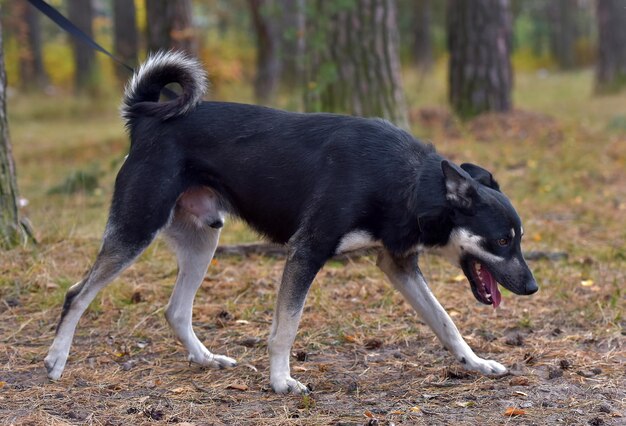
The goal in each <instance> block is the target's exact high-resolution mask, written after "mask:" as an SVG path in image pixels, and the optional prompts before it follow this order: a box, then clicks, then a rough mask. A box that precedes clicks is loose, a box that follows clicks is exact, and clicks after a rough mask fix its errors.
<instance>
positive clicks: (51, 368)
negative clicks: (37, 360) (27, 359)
mask: <svg viewBox="0 0 626 426" xmlns="http://www.w3.org/2000/svg"><path fill="white" fill-rule="evenodd" d="M67 355H68V354H64V353H58V352H54V351H52V350H51V351H50V352H49V353H48V356H46V358H45V359H44V360H43V365H45V366H46V370H47V371H48V377H49V378H50V379H51V380H59V378H61V374H63V370H64V369H65V363H66V362H67Z"/></svg>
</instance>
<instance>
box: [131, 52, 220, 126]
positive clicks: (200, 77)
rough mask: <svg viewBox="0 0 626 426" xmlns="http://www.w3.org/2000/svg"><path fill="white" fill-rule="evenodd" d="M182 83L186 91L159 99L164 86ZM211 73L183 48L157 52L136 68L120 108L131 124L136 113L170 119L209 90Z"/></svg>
mask: <svg viewBox="0 0 626 426" xmlns="http://www.w3.org/2000/svg"><path fill="white" fill-rule="evenodd" d="M170 83H178V84H180V86H181V89H182V94H180V95H179V96H178V97H177V98H175V99H173V100H169V101H165V102H159V96H160V94H161V90H163V88H164V87H165V86H166V85H167V84H170ZM207 85H208V84H207V76H206V72H205V71H204V69H203V68H202V65H201V64H200V62H198V61H197V60H196V59H194V58H192V57H190V56H188V55H187V54H185V53H183V52H178V51H169V52H157V53H154V54H152V55H150V56H149V57H148V59H147V60H146V61H145V62H144V63H143V64H142V65H141V66H140V67H139V69H138V70H136V71H135V74H134V75H133V78H132V79H131V80H130V81H129V82H128V84H127V85H126V90H125V92H124V99H123V101H122V106H121V108H120V111H121V114H122V118H124V119H125V120H126V124H127V125H130V123H131V120H132V119H133V118H135V117H138V116H142V115H148V116H153V117H158V118H160V119H161V120H167V119H170V118H173V117H177V116H181V115H184V114H186V113H187V112H189V111H191V110H192V109H193V108H195V106H196V105H197V104H198V103H199V102H200V100H201V99H202V96H203V95H204V93H205V92H206V90H207Z"/></svg>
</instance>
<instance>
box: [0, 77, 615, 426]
mask: <svg viewBox="0 0 626 426" xmlns="http://www.w3.org/2000/svg"><path fill="white" fill-rule="evenodd" d="M590 82H591V73H590V72H584V73H570V74H565V75H551V76H550V77H548V78H545V76H539V75H530V74H529V75H521V76H518V78H517V81H516V84H517V89H516V95H515V99H516V102H517V106H518V108H519V109H518V110H517V111H516V112H514V113H512V114H508V115H490V116H485V117H480V118H478V119H475V120H473V121H470V122H468V123H459V122H458V121H456V120H455V119H454V118H452V117H451V115H450V113H449V112H448V110H447V109H446V108H445V107H443V106H437V105H442V104H443V101H442V99H443V100H445V98H443V95H442V93H445V92H442V91H441V87H442V85H443V83H442V82H441V81H440V80H437V81H433V82H426V83H424V86H423V87H425V89H423V91H422V92H419V91H417V90H416V91H415V93H418V94H421V95H423V96H421V100H420V101H419V102H418V101H416V100H415V99H409V101H410V104H411V105H413V107H412V109H411V118H412V122H413V124H414V133H415V134H416V135H420V136H425V138H426V139H428V140H432V141H433V143H434V144H435V145H436V146H437V148H438V150H439V151H440V152H442V153H443V154H445V155H447V156H449V157H450V158H451V159H453V160H455V161H458V162H463V161H471V162H475V163H478V164H481V165H483V166H485V167H486V168H488V169H490V170H492V171H493V172H494V175H495V177H496V179H497V180H498V181H499V182H500V184H501V187H502V188H503V190H504V191H505V192H506V193H507V194H508V195H509V196H510V198H511V199H512V201H513V203H514V204H515V206H516V207H517V209H518V211H519V213H520V216H521V217H522V219H523V220H524V228H525V231H526V237H525V241H524V246H523V248H524V249H525V250H528V251H541V252H546V253H565V254H566V257H559V258H556V259H543V260H536V261H531V262H530V266H531V269H533V272H534V273H535V276H536V278H537V281H538V282H539V284H540V291H539V292H538V293H537V294H535V295H533V296H531V297H518V296H514V295H512V294H511V293H509V292H507V291H504V292H503V303H502V305H501V307H500V308H499V309H497V310H494V309H492V308H490V307H486V306H484V305H479V304H478V303H477V302H476V301H475V299H474V297H473V296H472V294H471V291H470V289H469V285H468V284H467V281H466V280H465V279H464V278H463V277H462V276H460V275H459V274H460V271H459V270H457V269H455V268H453V267H452V266H449V265H447V264H446V263H444V261H442V260H441V259H439V258H436V257H431V256H424V258H423V259H422V260H421V265H422V269H423V271H424V273H425V275H426V278H427V279H428V280H429V283H430V285H431V287H432V289H433V292H434V293H435V295H436V296H437V297H438V298H439V300H440V302H441V303H442V305H443V306H444V307H445V308H446V309H447V310H448V312H449V313H450V315H451V316H452V318H453V320H454V321H455V323H456V325H457V327H458V328H459V330H460V331H461V333H462V334H463V335H464V336H465V338H466V339H467V341H468V343H469V344H470V346H472V347H473V349H474V350H475V351H476V352H477V354H479V355H480V356H482V357H485V358H489V359H494V360H497V361H499V362H501V363H503V364H505V365H506V366H508V367H509V368H510V374H509V375H507V376H504V377H498V378H491V377H484V376H480V375H478V374H474V373H467V372H465V371H463V370H462V369H461V368H460V366H459V365H458V364H457V363H456V362H455V361H454V359H453V358H452V357H451V356H450V354H449V353H447V351H446V350H445V349H444V348H443V347H442V346H441V344H440V343H439V342H438V341H437V340H436V339H435V337H434V335H433V333H432V332H431V331H430V329H429V328H428V327H427V326H426V325H425V324H424V323H423V322H421V320H420V319H419V317H417V315H416V314H414V313H413V312H412V310H411V309H410V307H409V306H408V305H407V304H406V303H405V302H404V301H403V300H402V298H401V296H400V295H399V294H397V293H396V292H395V291H393V290H392V288H391V287H390V286H389V285H388V284H387V283H386V282H385V279H384V277H383V275H382V273H381V272H380V271H378V269H377V268H376V267H375V265H374V261H375V259H374V257H373V256H362V257H354V258H350V259H348V260H333V261H331V262H329V264H328V265H327V266H326V267H325V268H324V269H323V270H322V271H321V272H320V274H319V275H318V277H317V278H316V281H315V283H314V285H313V287H312V289H311V292H310V294H309V298H308V300H307V304H306V308H305V311H304V315H303V319H302V324H301V327H300V331H299V333H298V337H297V339H296V342H295V346H294V348H293V358H292V372H293V375H294V377H296V378H298V379H299V380H300V381H302V382H303V383H307V384H310V386H311V387H312V389H313V392H312V394H311V395H309V396H295V395H287V396H283V395H275V394H273V393H272V392H271V391H269V389H268V384H269V381H268V355H267V346H266V340H267V336H268V332H269V326H270V323H271V317H272V308H273V304H274V294H275V291H276V286H277V284H278V282H279V279H280V275H281V268H282V265H283V259H281V258H280V257H268V256H260V255H252V256H246V257H242V256H218V257H217V258H216V259H215V260H214V261H213V263H212V265H211V267H210V269H209V272H208V273H207V276H206V278H205V280H204V284H203V286H202V288H201V289H200V291H199V292H198V295H197V297H196V303H195V309H194V326H195V330H196V333H197V334H198V336H199V337H200V339H201V340H202V341H203V342H204V343H205V344H206V345H207V347H208V348H210V349H211V350H213V351H214V352H216V353H220V354H225V355H228V356H231V357H234V358H236V359H237V360H238V361H239V365H238V366H237V367H236V368H234V369H229V370H211V369H201V368H199V367H197V366H193V365H191V366H190V365H189V364H188V363H187V361H186V355H185V353H184V350H183V348H182V346H181V345H180V344H179V343H177V342H176V341H175V340H174V338H173V335H172V333H171V332H170V331H169V329H168V326H167V324H166V321H165V319H164V316H163V309H164V306H165V305H166V303H167V299H168V297H169V293H170V292H171V289H172V286H173V282H174V280H175V276H176V264H175V260H174V259H173V255H172V254H171V252H170V251H169V249H168V248H167V245H166V244H165V243H164V242H163V241H161V240H158V241H156V242H155V243H154V244H153V245H152V246H151V247H150V248H149V249H148V250H147V251H146V253H145V254H144V255H143V256H142V257H141V258H140V260H139V261H138V262H136V264H134V265H133V266H132V267H130V268H129V270H128V271H127V272H125V273H124V274H123V275H122V276H121V277H120V278H119V279H117V280H116V281H115V282H114V283H113V284H111V285H110V286H109V287H107V288H106V289H105V290H104V291H102V292H101V294H100V295H99V296H98V297H97V299H96V301H94V303H93V304H92V305H91V307H90V308H89V310H88V311H87V313H86V314H85V315H84V317H83V319H82V320H81V322H80V324H79V327H78V329H77V333H76V337H75V339H74V344H73V346H72V350H71V353H70V357H69V361H68V364H67V367H66V370H65V373H64V375H63V377H62V378H61V379H60V380H59V381H56V382H51V381H50V380H48V379H47V378H46V375H45V370H44V368H43V362H42V360H43V358H44V356H45V354H46V351H47V348H48V346H49V345H50V343H51V341H52V339H53V337H54V329H55V325H56V323H57V320H58V317H59V315H60V307H61V304H62V302H63V297H64V293H65V291H66V290H67V288H68V287H69V286H70V285H71V284H73V283H74V282H76V281H78V279H80V277H81V276H82V274H83V273H84V271H85V270H86V268H87V267H88V265H89V263H90V261H92V260H93V257H94V255H95V253H96V251H97V250H98V247H99V239H100V234H101V232H102V230H103V228H104V223H105V220H106V213H107V207H108V202H109V198H110V196H111V187H112V183H113V180H114V177H115V172H116V170H117V169H118V167H119V165H120V163H121V160H122V159H123V157H124V155H125V153H126V150H127V141H126V138H125V135H124V131H123V128H122V124H121V122H120V120H119V118H118V117H117V116H116V105H115V104H112V103H111V102H102V103H93V102H90V101H88V100H72V99H65V98H64V99H56V98H45V99H39V98H34V97H32V96H30V97H29V96H20V97H15V98H13V99H10V100H9V110H10V111H9V113H10V118H11V122H10V125H11V133H12V139H13V143H14V154H15V158H16V163H17V167H18V174H19V184H20V189H21V194H22V196H23V197H24V198H25V199H28V205H27V206H26V207H25V208H24V213H25V214H27V215H28V217H29V218H30V220H31V222H32V224H33V227H34V229H35V233H36V235H37V238H38V240H39V243H38V244H37V245H36V246H34V245H25V246H23V247H21V248H18V249H15V250H12V251H9V252H3V253H2V254H1V255H0V365H2V369H1V370H0V424H16V425H65V424H72V425H73V424H96V425H129V424H132V425H135V424H153V423H156V424H179V425H204V424H218V425H219V424H224V425H283V424H285V425H287V424H295V425H376V424H378V425H391V424H395V425H401V424H406V425H413V424H425V425H447V424H459V425H476V424H481V425H492V424H493V425H501V424H519V425H544V424H567V425H618V424H624V423H626V340H625V339H626V337H625V333H626V332H625V331H624V328H625V325H626V319H625V318H624V308H625V305H626V303H625V301H626V292H625V285H624V284H625V282H626V247H625V244H624V241H626V227H625V226H624V217H626V216H625V215H626V185H625V184H624V183H625V182H626V95H616V96H605V97H600V98H594V97H592V96H591V94H590V92H589V91H587V92H589V93H587V92H585V91H584V90H578V92H576V91H575V90H574V89H572V88H576V87H590ZM431 83H432V84H431ZM407 85H408V86H409V87H417V83H416V82H415V81H411V79H410V78H409V79H408V81H407ZM420 87H421V86H420ZM416 96H417V95H416ZM529 111H532V112H529ZM255 239H256V236H255V235H254V234H253V233H252V232H250V231H249V230H247V229H246V228H245V227H244V226H243V225H242V224H241V223H238V222H230V223H227V226H226V229H225V232H224V235H223V242H224V243H225V244H232V243H238V242H249V241H253V240H255Z"/></svg>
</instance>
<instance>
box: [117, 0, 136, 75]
mask: <svg viewBox="0 0 626 426" xmlns="http://www.w3.org/2000/svg"><path fill="white" fill-rule="evenodd" d="M113 21H114V32H113V49H114V51H115V55H116V56H117V57H118V58H119V59H120V60H121V61H122V62H124V63H125V64H127V65H129V66H131V67H133V68H135V67H136V66H137V57H138V56H139V42H138V35H137V13H136V11H135V2H134V1H128V0H113ZM115 71H116V75H117V77H118V79H119V80H120V81H121V82H122V83H126V81H127V80H128V78H129V77H130V75H129V72H128V70H127V69H126V68H124V67H121V66H116V68H115Z"/></svg>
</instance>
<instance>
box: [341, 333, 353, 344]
mask: <svg viewBox="0 0 626 426" xmlns="http://www.w3.org/2000/svg"><path fill="white" fill-rule="evenodd" d="M343 338H344V340H345V341H346V342H350V343H355V342H356V337H354V336H352V335H350V334H344V335H343Z"/></svg>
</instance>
